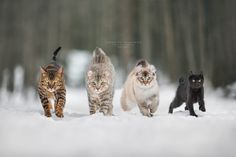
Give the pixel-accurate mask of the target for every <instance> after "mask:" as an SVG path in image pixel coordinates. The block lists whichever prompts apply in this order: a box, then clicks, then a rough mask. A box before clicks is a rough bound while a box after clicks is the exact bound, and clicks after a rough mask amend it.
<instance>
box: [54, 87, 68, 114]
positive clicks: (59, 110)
mask: <svg viewBox="0 0 236 157" xmlns="http://www.w3.org/2000/svg"><path fill="white" fill-rule="evenodd" d="M65 102H66V90H65V89H60V90H58V91H57V92H56V103H55V114H56V116H57V117H59V118H63V117H64V114H63V109H64V106H65Z"/></svg>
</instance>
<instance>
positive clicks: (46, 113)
mask: <svg viewBox="0 0 236 157" xmlns="http://www.w3.org/2000/svg"><path fill="white" fill-rule="evenodd" d="M44 115H45V116H46V117H48V118H50V117H52V114H51V112H45V113H44Z"/></svg>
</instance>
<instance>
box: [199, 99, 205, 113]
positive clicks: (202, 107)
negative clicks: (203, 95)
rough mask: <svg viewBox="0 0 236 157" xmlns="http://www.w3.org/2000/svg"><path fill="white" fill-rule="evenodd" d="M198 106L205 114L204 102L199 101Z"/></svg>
mask: <svg viewBox="0 0 236 157" xmlns="http://www.w3.org/2000/svg"><path fill="white" fill-rule="evenodd" d="M198 104H199V110H201V111H202V112H206V108H205V102H204V100H200V101H199V102H198Z"/></svg>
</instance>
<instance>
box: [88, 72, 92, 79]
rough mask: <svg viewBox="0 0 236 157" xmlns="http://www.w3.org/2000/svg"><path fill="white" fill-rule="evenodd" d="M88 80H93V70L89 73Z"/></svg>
mask: <svg viewBox="0 0 236 157" xmlns="http://www.w3.org/2000/svg"><path fill="white" fill-rule="evenodd" d="M87 76H88V79H91V78H92V76H93V72H92V71H91V70H89V71H88V73H87Z"/></svg>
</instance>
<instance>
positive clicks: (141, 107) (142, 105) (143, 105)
mask: <svg viewBox="0 0 236 157" xmlns="http://www.w3.org/2000/svg"><path fill="white" fill-rule="evenodd" d="M138 107H139V110H140V112H141V113H142V115H144V116H147V117H152V116H153V115H152V113H150V111H149V108H148V106H147V103H146V102H142V103H139V104H138Z"/></svg>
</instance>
